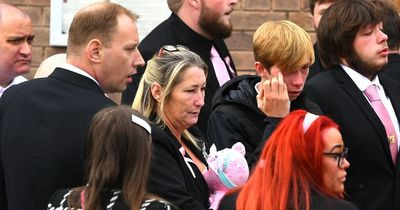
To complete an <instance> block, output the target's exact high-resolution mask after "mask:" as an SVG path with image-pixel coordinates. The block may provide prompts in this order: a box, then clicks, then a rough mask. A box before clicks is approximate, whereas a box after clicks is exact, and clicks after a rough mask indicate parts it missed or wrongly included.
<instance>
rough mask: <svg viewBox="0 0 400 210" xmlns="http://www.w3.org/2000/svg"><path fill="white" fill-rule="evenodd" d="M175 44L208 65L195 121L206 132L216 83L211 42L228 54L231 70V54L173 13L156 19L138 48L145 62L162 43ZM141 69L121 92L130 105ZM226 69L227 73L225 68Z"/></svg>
mask: <svg viewBox="0 0 400 210" xmlns="http://www.w3.org/2000/svg"><path fill="white" fill-rule="evenodd" d="M177 44H180V45H185V46H187V47H188V48H189V49H190V50H191V51H193V52H194V53H196V54H198V55H199V56H200V57H201V58H202V59H203V60H204V62H205V63H206V64H207V66H208V75H207V85H206V92H205V99H204V102H205V104H204V106H203V107H202V109H201V112H200V116H199V121H198V122H197V126H198V127H199V128H200V130H201V131H202V132H203V133H206V131H207V130H206V127H207V120H208V117H209V115H210V113H211V103H212V97H213V96H214V93H215V92H216V91H217V89H218V88H219V87H220V85H219V82H218V79H217V76H216V74H215V72H214V67H213V65H212V62H211V59H210V57H211V55H210V52H211V47H212V45H214V46H215V48H216V49H217V51H218V53H219V55H220V56H221V57H222V58H225V57H229V58H230V63H229V65H230V66H231V68H232V69H233V70H235V65H234V64H233V61H232V57H231V56H230V54H229V51H228V48H227V46H226V45H225V42H224V41H223V40H222V39H218V40H209V39H206V38H204V37H202V36H201V35H200V34H198V33H196V32H195V31H193V30H192V29H191V28H190V27H189V26H187V25H186V24H185V23H184V22H183V21H182V20H181V19H180V18H179V17H178V16H177V15H175V14H173V13H172V14H171V16H170V17H169V18H168V19H167V20H165V21H164V22H162V23H160V24H159V25H158V26H157V27H156V28H154V29H153V30H152V31H151V32H150V33H149V34H148V35H147V36H146V37H145V38H144V39H143V40H142V41H141V42H140V44H139V51H140V53H141V54H142V56H143V59H144V60H145V61H146V62H147V61H148V60H150V59H151V58H152V57H153V56H154V54H156V53H157V52H158V51H159V50H160V48H161V47H162V46H163V45H177ZM227 65H228V64H227ZM144 70H145V67H143V68H139V69H138V73H137V74H135V75H133V76H132V78H133V82H132V83H131V84H130V85H128V88H127V89H126V90H125V91H124V92H123V93H122V98H121V101H122V103H123V104H128V105H132V102H133V99H134V97H135V95H136V91H137V89H138V85H139V82H140V79H141V78H142V76H143V72H144ZM227 71H228V73H230V71H229V70H227ZM231 77H232V75H231Z"/></svg>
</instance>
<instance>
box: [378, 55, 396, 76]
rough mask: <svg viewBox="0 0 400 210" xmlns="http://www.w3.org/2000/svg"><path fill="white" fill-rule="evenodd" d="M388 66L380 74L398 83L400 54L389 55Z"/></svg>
mask: <svg viewBox="0 0 400 210" xmlns="http://www.w3.org/2000/svg"><path fill="white" fill-rule="evenodd" d="M388 60H389V62H388V64H387V65H386V66H385V68H384V69H383V71H382V72H381V73H380V74H385V75H388V76H389V77H391V78H393V79H394V80H396V81H397V82H398V83H400V54H398V53H390V54H389V56H388Z"/></svg>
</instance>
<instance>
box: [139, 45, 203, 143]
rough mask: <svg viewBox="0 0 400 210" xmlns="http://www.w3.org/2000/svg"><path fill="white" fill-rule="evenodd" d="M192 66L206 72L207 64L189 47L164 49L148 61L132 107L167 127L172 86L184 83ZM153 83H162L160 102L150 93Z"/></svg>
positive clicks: (188, 137)
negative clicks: (168, 103)
mask: <svg viewBox="0 0 400 210" xmlns="http://www.w3.org/2000/svg"><path fill="white" fill-rule="evenodd" d="M178 48H179V47H178ZM193 66H196V67H199V68H201V69H203V70H204V74H205V75H207V71H208V68H207V65H206V64H205V63H204V61H203V60H202V59H201V58H200V56H198V55H197V54H196V53H194V52H191V51H189V50H186V49H182V48H179V50H178V51H174V52H168V51H166V50H164V51H162V55H161V56H158V55H156V56H154V57H153V58H152V59H151V60H149V61H148V62H147V67H146V70H145V72H144V74H143V77H142V79H141V80H140V83H139V87H138V90H137V93H136V96H135V99H134V100H133V104H132V108H133V109H136V110H139V111H140V112H141V113H142V114H143V115H144V116H145V117H148V118H152V120H153V121H154V122H155V123H156V124H158V125H161V127H164V126H165V122H164V120H163V116H165V113H164V107H165V104H166V103H167V102H168V101H169V100H170V97H171V92H172V90H173V88H174V87H175V86H176V85H177V84H179V83H180V82H181V79H182V75H183V73H184V72H185V70H186V69H188V68H190V67H193ZM153 83H158V84H160V86H161V87H162V89H163V94H162V95H161V98H160V102H158V101H156V100H155V99H154V98H153V95H152V94H151V85H152V84H153ZM153 117H154V118H153ZM182 135H183V136H184V137H185V138H186V139H187V140H189V141H190V142H191V143H193V144H194V145H195V146H197V147H199V145H198V140H197V139H196V138H195V137H194V136H193V135H192V134H190V133H189V132H188V131H187V130H185V131H183V133H182Z"/></svg>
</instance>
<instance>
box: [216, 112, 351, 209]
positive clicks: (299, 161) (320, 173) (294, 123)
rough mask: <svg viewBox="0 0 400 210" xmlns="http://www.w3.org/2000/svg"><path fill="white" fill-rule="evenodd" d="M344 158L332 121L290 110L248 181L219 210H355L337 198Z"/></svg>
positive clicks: (340, 193)
mask: <svg viewBox="0 0 400 210" xmlns="http://www.w3.org/2000/svg"><path fill="white" fill-rule="evenodd" d="M346 155H347V148H346V147H344V144H343V140H342V136H341V134H340V132H339V129H338V125H337V124H336V123H334V122H333V121H332V120H331V119H329V118H327V117H325V116H318V115H314V114H311V113H307V112H306V111H304V110H298V111H294V112H292V113H290V114H289V115H288V116H287V117H286V118H285V119H284V120H283V121H282V122H281V123H280V124H279V126H278V127H277V129H276V130H275V131H274V133H273V134H272V136H271V137H270V138H269V140H268V142H267V144H266V145H265V147H264V149H263V152H262V155H261V157H260V160H259V161H258V163H257V165H256V167H255V168H254V171H253V173H252V175H251V177H250V179H249V181H248V182H247V183H246V184H245V185H244V186H243V187H242V188H241V189H238V190H237V191H236V192H233V193H232V194H229V195H228V196H227V197H225V198H224V199H223V201H222V202H221V205H220V208H219V209H220V210H224V209H230V210H231V209H237V210H287V209H290V210H322V209H323V210H326V209H328V210H336V209H337V210H339V209H340V210H357V209H358V208H357V207H355V206H354V205H353V204H351V203H350V202H348V201H345V200H342V199H341V198H343V195H344V182H345V180H346V169H347V168H348V167H349V166H350V163H349V162H348V161H347V160H346ZM235 203H236V205H235Z"/></svg>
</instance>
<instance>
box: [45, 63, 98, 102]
mask: <svg viewBox="0 0 400 210" xmlns="http://www.w3.org/2000/svg"><path fill="white" fill-rule="evenodd" d="M49 77H50V78H53V79H57V80H62V81H64V82H66V83H70V84H72V85H74V86H78V87H82V88H84V89H91V90H93V91H95V92H98V93H99V94H102V95H104V92H103V90H101V88H100V87H99V85H98V84H97V83H96V82H94V81H93V80H91V79H90V78H87V77H85V76H83V75H80V74H77V73H75V72H72V71H69V70H67V69H63V68H56V69H55V70H54V72H53V73H51V74H50V76H49ZM104 96H105V95H104Z"/></svg>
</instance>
